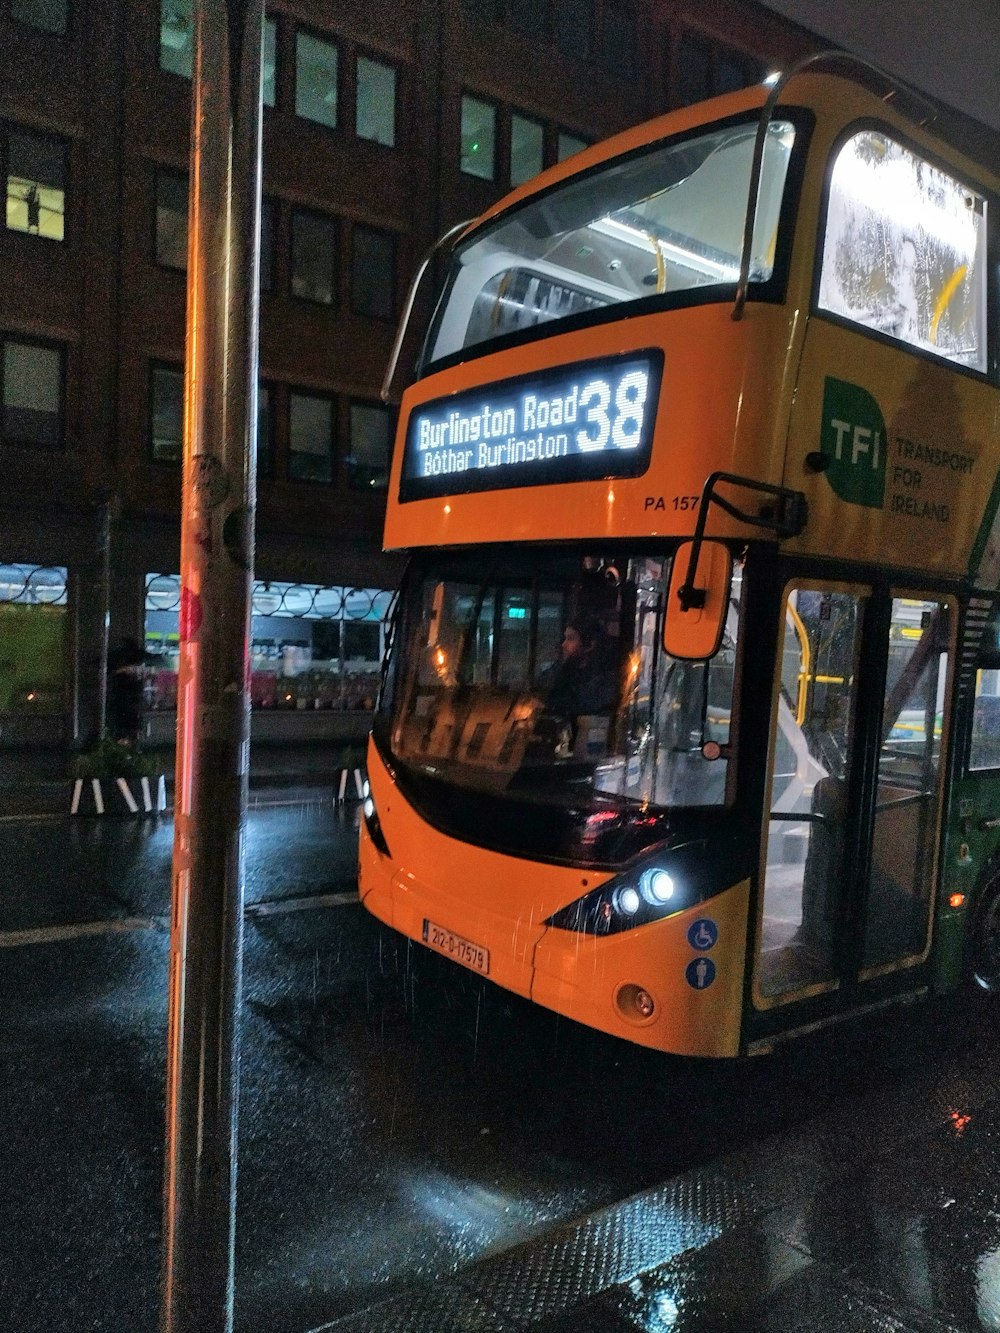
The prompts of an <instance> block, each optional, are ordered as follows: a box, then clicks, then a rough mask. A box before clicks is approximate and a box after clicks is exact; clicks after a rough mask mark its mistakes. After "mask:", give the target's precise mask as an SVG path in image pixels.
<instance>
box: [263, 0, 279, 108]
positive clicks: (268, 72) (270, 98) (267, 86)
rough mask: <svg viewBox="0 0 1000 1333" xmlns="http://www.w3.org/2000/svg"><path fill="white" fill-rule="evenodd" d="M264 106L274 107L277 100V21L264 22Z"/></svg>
mask: <svg viewBox="0 0 1000 1333" xmlns="http://www.w3.org/2000/svg"><path fill="white" fill-rule="evenodd" d="M262 83H263V97H264V105H265V106H275V105H276V104H277V99H278V20H277V19H265V20H264V70H263V76H262Z"/></svg>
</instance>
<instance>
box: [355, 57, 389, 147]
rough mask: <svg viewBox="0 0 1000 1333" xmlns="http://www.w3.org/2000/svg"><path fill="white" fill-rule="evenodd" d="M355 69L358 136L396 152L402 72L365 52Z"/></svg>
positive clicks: (359, 58)
mask: <svg viewBox="0 0 1000 1333" xmlns="http://www.w3.org/2000/svg"><path fill="white" fill-rule="evenodd" d="M354 69H355V87H354V132H355V134H356V135H357V137H358V138H359V139H365V140H367V141H369V142H370V143H378V144H382V145H383V146H384V147H386V148H395V146H396V124H397V102H398V96H397V94H398V91H399V71H398V70H397V68H396V66H395V65H393V64H391V63H390V62H389V61H387V60H383V59H381V57H379V56H375V55H371V54H368V53H366V52H359V53H358V56H357V59H356V61H355V66H354Z"/></svg>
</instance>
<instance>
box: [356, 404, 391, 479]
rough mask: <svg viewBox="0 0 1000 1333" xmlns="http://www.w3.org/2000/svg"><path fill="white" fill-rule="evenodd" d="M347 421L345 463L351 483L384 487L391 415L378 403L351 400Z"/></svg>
mask: <svg viewBox="0 0 1000 1333" xmlns="http://www.w3.org/2000/svg"><path fill="white" fill-rule="evenodd" d="M350 422H351V435H350V441H349V444H348V451H347V458H346V459H345V465H346V467H347V472H348V476H349V477H350V481H351V485H352V486H355V487H357V488H358V489H359V490H384V489H385V487H386V486H387V485H388V481H389V451H390V446H391V427H392V416H391V414H390V412H389V410H388V408H386V407H384V406H383V405H382V404H381V403H351V414H350Z"/></svg>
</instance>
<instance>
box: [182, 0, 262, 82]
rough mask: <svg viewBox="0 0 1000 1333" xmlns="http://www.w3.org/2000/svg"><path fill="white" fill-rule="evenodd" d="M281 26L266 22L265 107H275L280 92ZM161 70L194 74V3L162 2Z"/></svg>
mask: <svg viewBox="0 0 1000 1333" xmlns="http://www.w3.org/2000/svg"><path fill="white" fill-rule="evenodd" d="M277 47H278V23H277V20H276V19H273V18H267V19H265V20H264V60H263V65H264V69H263V90H264V105H265V106H274V105H275V98H276V92H277ZM160 69H165V70H169V72H170V73H171V74H179V75H180V76H181V78H184V79H190V78H191V77H192V75H193V74H194V16H193V13H192V0H160Z"/></svg>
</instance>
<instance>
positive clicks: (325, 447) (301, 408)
mask: <svg viewBox="0 0 1000 1333" xmlns="http://www.w3.org/2000/svg"><path fill="white" fill-rule="evenodd" d="M335 437H336V400H335V398H334V397H333V395H332V394H327V393H318V392H316V391H314V390H312V389H299V388H289V391H288V479H289V481H307V482H317V483H319V484H321V485H331V484H332V483H333V481H334V458H335V446H336V440H335Z"/></svg>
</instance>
